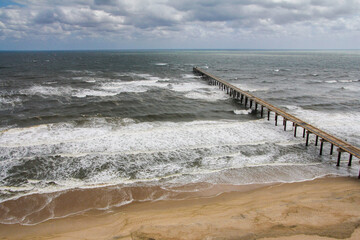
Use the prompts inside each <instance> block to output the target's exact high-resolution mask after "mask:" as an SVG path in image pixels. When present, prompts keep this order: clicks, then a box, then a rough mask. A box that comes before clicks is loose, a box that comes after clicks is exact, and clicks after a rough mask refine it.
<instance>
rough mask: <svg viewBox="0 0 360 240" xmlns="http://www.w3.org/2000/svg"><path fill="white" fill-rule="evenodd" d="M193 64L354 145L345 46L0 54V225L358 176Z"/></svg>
mask: <svg viewBox="0 0 360 240" xmlns="http://www.w3.org/2000/svg"><path fill="white" fill-rule="evenodd" d="M194 66H198V67H200V68H202V69H204V70H206V71H208V72H210V73H212V74H214V75H215V76H218V77H220V78H222V79H224V80H225V81H228V82H230V83H231V84H233V85H235V86H237V87H239V88H240V89H243V90H246V91H249V92H251V93H252V94H254V95H255V96H258V97H260V98H262V99H264V100H266V101H268V102H270V103H271V104H273V105H275V106H278V107H281V108H282V109H284V110H285V111H287V112H289V113H291V114H294V115H295V116H297V117H299V118H300V119H302V120H304V121H307V122H309V123H311V124H313V125H315V126H317V127H319V128H320V129H322V130H325V131H327V132H329V133H331V134H333V135H335V136H337V137H339V138H341V139H343V140H346V141H348V142H349V143H351V144H353V145H355V146H357V147H360V142H359V139H360V124H359V119H360V51H358V50H346V51H340V50H336V51H335V50H334V51H325V50H324V51H315V50H312V51H310V50H309V51H305V50H302V51H285V50H278V51H270V50H267V51H264V50H258V51H255V50H251V51H250V50H158V51H150V50H148V51H145V50H144V51H54V52H51V51H49V52H46V51H44V52H0V223H3V224H16V223H20V224H24V225H32V224H38V223H40V222H44V221H47V220H49V219H53V218H61V217H65V216H69V215H72V214H79V213H84V212H86V211H91V210H99V211H111V209H112V208H114V207H119V206H123V205H126V204H130V203H132V202H136V201H158V200H162V199H183V198H191V197H195V196H196V197H199V196H209V195H218V194H220V193H222V192H225V191H227V189H229V186H244V185H252V184H267V183H277V182H296V181H305V180H310V179H315V178H320V177H324V176H334V177H336V176H353V177H355V176H357V174H358V171H359V164H358V163H357V159H355V161H353V162H354V164H353V166H352V167H348V166H347V158H348V155H347V154H343V159H344V160H343V162H342V164H341V166H340V167H336V161H337V155H336V154H334V155H333V156H330V155H329V151H330V150H329V149H330V146H329V145H330V144H326V143H325V144H324V154H323V155H322V156H320V155H319V148H318V147H316V146H314V141H315V139H313V138H311V139H310V145H309V146H308V147H305V141H304V139H303V138H302V137H301V135H302V132H301V133H300V132H299V133H298V136H299V137H297V138H294V137H293V131H292V127H291V126H288V130H287V131H284V130H283V127H282V126H281V124H279V126H277V127H276V126H274V121H273V119H274V116H273V115H272V116H271V119H272V120H271V121H267V119H266V118H261V117H260V116H259V113H256V112H254V111H251V110H249V109H245V108H244V106H243V105H241V104H240V103H239V101H238V100H235V99H231V98H230V97H229V96H228V95H227V94H226V93H225V92H223V91H221V90H220V89H219V88H218V87H217V86H212V85H209V84H208V82H207V81H205V80H204V79H202V78H200V77H199V76H196V75H194V74H193V73H192V68H193V67H194ZM280 123H281V121H280ZM299 131H300V130H299Z"/></svg>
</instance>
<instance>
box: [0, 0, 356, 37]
mask: <svg viewBox="0 0 360 240" xmlns="http://www.w3.org/2000/svg"><path fill="white" fill-rule="evenodd" d="M15 1H16V2H17V3H19V4H21V5H20V6H18V5H17V6H6V7H2V8H0V39H2V40H4V41H5V40H8V41H10V40H14V39H24V38H32V39H37V38H41V39H44V41H45V40H46V39H47V37H48V38H49V39H50V38H53V37H54V36H59V37H61V38H63V39H65V38H67V37H76V38H80V39H81V38H83V37H89V36H90V37H92V38H99V39H104V41H106V40H109V41H114V39H119V38H120V39H133V40H134V39H135V40H139V41H146V39H156V38H164V37H165V38H173V39H182V41H189V42H191V41H193V40H196V39H205V38H213V37H214V36H217V37H221V38H222V37H224V38H225V37H228V38H230V39H246V38H248V39H253V38H256V37H257V38H269V37H271V36H272V37H273V39H275V38H278V37H287V36H298V37H306V36H309V35H314V33H316V34H322V35H323V36H325V35H329V36H332V35H334V34H337V33H342V34H347V35H349V36H350V35H352V38H354V37H356V36H358V35H359V24H360V15H359V13H360V0H343V1H337V0H326V1H325V0H302V1H300V0H262V1H260V0H252V1H250V0H222V1H218V0H182V1H178V0H52V1H48V0H14V2H15ZM104 33H107V34H106V35H104Z"/></svg>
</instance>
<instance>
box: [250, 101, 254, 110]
mask: <svg viewBox="0 0 360 240" xmlns="http://www.w3.org/2000/svg"><path fill="white" fill-rule="evenodd" d="M252 104H253V101H252V100H250V108H251V107H252Z"/></svg>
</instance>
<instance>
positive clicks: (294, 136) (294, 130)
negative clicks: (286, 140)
mask: <svg viewBox="0 0 360 240" xmlns="http://www.w3.org/2000/svg"><path fill="white" fill-rule="evenodd" d="M294 127H295V128H294V137H296V130H297V124H296V123H295V125H294Z"/></svg>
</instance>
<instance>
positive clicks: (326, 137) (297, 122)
mask: <svg viewBox="0 0 360 240" xmlns="http://www.w3.org/2000/svg"><path fill="white" fill-rule="evenodd" d="M193 71H194V73H196V74H199V75H201V76H205V77H207V78H208V79H209V80H210V83H212V84H214V85H218V86H219V88H221V89H223V90H226V91H227V93H229V94H230V96H232V97H233V98H237V99H241V103H242V102H243V99H244V98H245V106H246V105H247V102H248V101H249V103H250V108H251V107H252V104H253V102H254V103H255V110H257V106H258V105H260V106H261V117H263V110H264V108H267V110H268V120H269V117H270V112H274V113H275V125H277V120H278V119H277V118H278V116H281V117H283V124H284V129H285V130H286V122H287V121H290V122H292V123H293V125H294V127H295V128H294V136H295V137H296V131H297V127H302V128H303V130H304V131H303V137H305V131H306V145H308V140H309V135H310V134H315V135H316V145H317V143H318V139H319V138H321V140H320V141H321V145H320V155H321V154H322V148H323V143H324V142H329V143H330V144H331V152H330V154H332V153H333V146H336V147H338V149H337V151H338V161H337V166H339V165H340V157H341V153H342V152H347V153H349V162H348V166H351V164H352V157H353V156H355V157H357V158H358V159H360V148H358V147H355V146H353V145H351V144H349V143H348V142H346V141H343V140H341V139H339V138H337V137H335V136H333V135H331V134H329V133H326V132H324V131H322V130H320V129H319V128H317V127H315V126H313V125H311V124H309V123H306V122H304V121H303V120H301V119H299V118H297V117H295V116H293V115H291V114H289V113H287V112H285V111H284V110H282V109H280V108H278V107H275V106H274V105H272V104H270V103H268V102H266V101H264V100H262V99H260V98H258V97H256V96H254V95H252V94H250V93H249V92H246V91H244V90H241V89H240V88H238V87H236V86H234V85H232V84H230V83H228V82H226V81H224V80H222V79H220V78H218V77H216V76H214V75H212V74H210V73H208V72H206V71H204V70H202V69H200V68H198V67H194V68H193ZM359 178H360V172H359Z"/></svg>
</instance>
